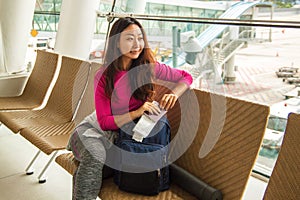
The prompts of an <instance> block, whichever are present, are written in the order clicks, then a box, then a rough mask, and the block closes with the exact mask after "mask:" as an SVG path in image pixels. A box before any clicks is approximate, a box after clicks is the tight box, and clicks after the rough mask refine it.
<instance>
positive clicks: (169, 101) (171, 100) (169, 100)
mask: <svg viewBox="0 0 300 200" xmlns="http://www.w3.org/2000/svg"><path fill="white" fill-rule="evenodd" d="M177 99H178V96H177V95H176V94H164V96H163V97H162V98H161V100H160V103H159V105H160V107H161V108H162V109H165V110H169V109H170V108H173V106H174V105H175V103H176V101H177Z"/></svg>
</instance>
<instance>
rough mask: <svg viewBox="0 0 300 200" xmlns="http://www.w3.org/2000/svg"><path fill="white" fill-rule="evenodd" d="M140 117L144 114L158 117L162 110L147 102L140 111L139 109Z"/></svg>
mask: <svg viewBox="0 0 300 200" xmlns="http://www.w3.org/2000/svg"><path fill="white" fill-rule="evenodd" d="M137 112H138V115H139V116H142V115H143V114H144V112H148V113H149V114H154V115H158V114H159V113H160V108H159V107H158V106H157V105H155V104H154V103H152V102H148V101H147V102H145V103H144V104H143V105H142V106H141V107H140V108H139V109H137Z"/></svg>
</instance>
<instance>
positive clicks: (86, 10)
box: [54, 0, 100, 60]
mask: <svg viewBox="0 0 300 200" xmlns="http://www.w3.org/2000/svg"><path fill="white" fill-rule="evenodd" d="M99 3H100V0H87V1H83V0H63V1H62V6H61V15H60V19H59V24H58V30H57V35H56V41H55V46H54V51H55V52H57V53H60V54H62V55H66V56H71V57H76V58H79V59H82V60H87V59H88V58H89V53H90V48H91V44H92V40H93V37H94V31H95V24H96V17H97V15H96V10H97V9H98V8H99Z"/></svg>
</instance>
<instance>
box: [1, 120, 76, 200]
mask: <svg viewBox="0 0 300 200" xmlns="http://www.w3.org/2000/svg"><path fill="white" fill-rule="evenodd" d="M36 152H37V149H36V148H35V147H34V146H33V145H32V144H31V143H29V142H28V141H27V140H25V139H24V138H23V137H22V136H21V135H19V134H14V133H12V132H11V131H10V130H8V129H7V128H6V127H5V126H4V125H2V126H1V127H0V163H1V167H0V200H21V199H22V200H68V199H71V184H72V176H71V175H69V174H68V173H67V172H66V171H64V169H62V168H61V167H60V166H59V165H57V164H56V163H55V162H53V164H52V165H51V166H50V168H49V170H48V171H47V177H48V178H47V181H46V183H44V184H40V183H38V178H37V177H38V175H39V173H40V171H41V169H42V168H43V165H44V164H45V163H46V162H47V159H48V158H49V156H46V155H45V154H41V155H40V158H39V160H38V161H37V162H36V166H35V169H36V171H35V173H34V174H32V175H30V176H29V175H26V173H25V169H26V167H27V165H28V164H29V162H30V161H31V159H32V158H33V156H34V155H35V153H36Z"/></svg>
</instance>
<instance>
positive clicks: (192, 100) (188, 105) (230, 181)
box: [56, 89, 269, 200]
mask: <svg viewBox="0 0 300 200" xmlns="http://www.w3.org/2000/svg"><path fill="white" fill-rule="evenodd" d="M268 116H269V107H268V106H265V105H260V104H257V103H252V102H247V101H244V100H239V99H235V98H231V97H226V96H223V95H218V94H213V93H210V92H206V91H201V90H197V89H191V90H189V91H187V92H186V93H185V94H184V95H182V96H181V97H180V98H179V101H178V103H176V106H175V108H173V109H172V110H170V111H169V112H168V119H169V121H170V124H171V134H172V142H171V152H170V158H169V159H170V160H171V161H174V163H175V164H176V165H177V166H179V167H181V168H182V169H183V170H186V171H187V172H189V173H190V174H191V175H193V176H194V177H196V178H198V179H199V180H201V181H203V182H205V183H207V184H208V185H210V186H211V187H213V188H216V189H218V190H220V191H221V192H222V195H223V199H228V200H234V199H241V198H242V196H243V192H244V190H245V186H246V184H247V181H248V178H249V176H250V174H251V171H252V167H253V165H254V162H255V160H256V157H257V155H258V152H259V149H260V145H261V142H262V138H263V135H264V131H265V128H266V123H267V118H268ZM56 162H57V163H58V164H59V165H61V166H62V167H63V168H64V169H65V170H66V171H68V172H69V173H70V174H73V173H74V171H75V169H76V167H77V165H78V162H77V161H75V160H74V157H73V155H72V153H65V154H61V155H59V156H58V157H57V158H56ZM171 179H172V177H171ZM99 197H100V198H101V199H103V200H114V199H122V200H136V199H151V200H152V199H153V200H154V199H155V200H156V199H157V200H158V199H159V200H161V199H164V200H174V199H185V200H186V199H188V200H189V199H197V197H196V196H195V195H192V194H190V193H188V192H187V191H185V190H183V189H182V188H181V187H179V186H178V184H175V183H172V185H171V188H170V189H169V190H167V191H164V192H161V193H160V194H159V195H157V196H151V197H148V196H141V195H136V194H131V193H126V192H123V191H120V190H119V189H118V187H117V186H116V185H115V184H114V183H113V181H112V178H108V179H105V180H104V182H103V186H102V189H101V192H100V193H99Z"/></svg>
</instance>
